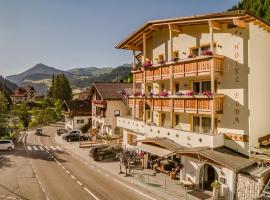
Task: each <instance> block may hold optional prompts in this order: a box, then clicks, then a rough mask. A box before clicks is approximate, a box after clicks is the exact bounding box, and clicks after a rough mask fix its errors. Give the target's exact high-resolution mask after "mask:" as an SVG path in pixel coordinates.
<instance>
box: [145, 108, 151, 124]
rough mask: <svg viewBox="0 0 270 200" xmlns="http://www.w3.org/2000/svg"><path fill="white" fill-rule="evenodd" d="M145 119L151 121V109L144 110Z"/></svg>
mask: <svg viewBox="0 0 270 200" xmlns="http://www.w3.org/2000/svg"><path fill="white" fill-rule="evenodd" d="M146 120H147V121H152V112H151V110H147V111H146Z"/></svg>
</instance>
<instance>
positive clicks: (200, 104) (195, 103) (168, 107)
mask: <svg viewBox="0 0 270 200" xmlns="http://www.w3.org/2000/svg"><path fill="white" fill-rule="evenodd" d="M143 98H146V104H147V106H149V107H150V109H151V110H155V111H164V112H171V111H174V112H181V113H191V114H210V113H211V110H212V101H213V98H211V97H210V98H209V97H206V96H195V97H160V98H158V97H154V98H149V97H129V101H128V102H129V106H133V105H134V102H135V103H136V106H139V102H141V103H142V102H143V101H142V99H143ZM223 99H224V96H223V95H216V96H215V100H214V106H215V112H216V113H222V112H223Z"/></svg>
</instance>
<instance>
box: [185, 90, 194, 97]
mask: <svg viewBox="0 0 270 200" xmlns="http://www.w3.org/2000/svg"><path fill="white" fill-rule="evenodd" d="M186 95H187V96H188V97H193V96H194V92H193V91H188V92H187V93H186Z"/></svg>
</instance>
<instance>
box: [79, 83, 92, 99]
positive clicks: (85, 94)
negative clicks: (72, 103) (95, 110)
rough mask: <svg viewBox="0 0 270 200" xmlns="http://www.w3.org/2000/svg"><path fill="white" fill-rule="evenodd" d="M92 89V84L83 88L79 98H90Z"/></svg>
mask: <svg viewBox="0 0 270 200" xmlns="http://www.w3.org/2000/svg"><path fill="white" fill-rule="evenodd" d="M90 89H91V86H90V87H87V88H85V89H83V90H82V91H81V92H80V94H79V100H89V98H90V97H89V93H90Z"/></svg>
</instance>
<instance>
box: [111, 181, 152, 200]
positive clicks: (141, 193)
mask: <svg viewBox="0 0 270 200" xmlns="http://www.w3.org/2000/svg"><path fill="white" fill-rule="evenodd" d="M113 180H114V181H116V182H117V183H119V184H121V185H123V186H125V187H127V188H129V189H131V190H133V191H135V192H137V193H139V194H140V195H142V196H145V197H147V198H149V199H151V200H157V199H155V198H153V197H150V196H148V195H147V194H144V193H143V192H141V191H139V190H136V189H134V188H132V187H130V186H129V185H126V184H125V183H122V182H121V181H119V180H117V179H116V178H113Z"/></svg>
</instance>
